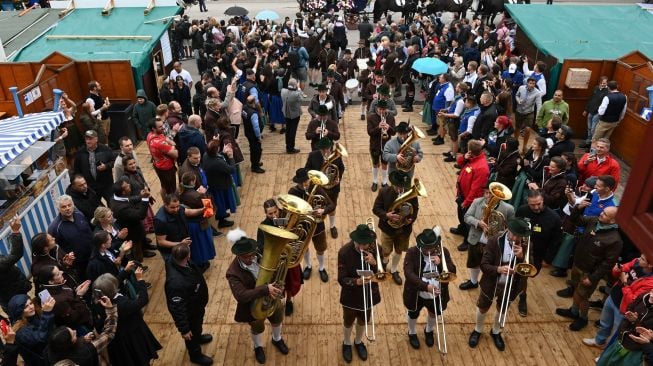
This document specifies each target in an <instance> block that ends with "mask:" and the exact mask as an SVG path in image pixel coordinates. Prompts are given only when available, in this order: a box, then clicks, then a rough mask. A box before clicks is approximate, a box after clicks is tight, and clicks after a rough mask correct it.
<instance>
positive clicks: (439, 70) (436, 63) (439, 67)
mask: <svg viewBox="0 0 653 366" xmlns="http://www.w3.org/2000/svg"><path fill="white" fill-rule="evenodd" d="M413 70H415V71H417V72H419V73H420V74H427V75H439V74H444V73H445V72H447V71H449V66H447V64H445V63H444V62H442V61H440V59H437V58H433V57H423V58H420V59H418V60H416V61H415V62H414V63H413Z"/></svg>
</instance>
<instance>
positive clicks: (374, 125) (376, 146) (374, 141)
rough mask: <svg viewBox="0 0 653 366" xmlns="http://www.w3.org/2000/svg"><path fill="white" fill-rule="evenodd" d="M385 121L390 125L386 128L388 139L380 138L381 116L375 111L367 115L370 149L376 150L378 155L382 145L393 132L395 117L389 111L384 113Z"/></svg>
mask: <svg viewBox="0 0 653 366" xmlns="http://www.w3.org/2000/svg"><path fill="white" fill-rule="evenodd" d="M385 122H386V123H387V124H389V125H390V128H388V139H387V140H382V139H381V128H380V127H379V123H381V116H379V115H378V114H376V113H371V114H368V115H367V134H368V135H369V136H370V151H374V152H377V153H378V154H379V155H380V154H381V153H383V146H385V143H386V142H388V140H390V138H391V137H392V136H394V134H395V117H394V116H393V115H391V114H390V113H386V116H385Z"/></svg>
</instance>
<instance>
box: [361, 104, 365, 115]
mask: <svg viewBox="0 0 653 366" xmlns="http://www.w3.org/2000/svg"><path fill="white" fill-rule="evenodd" d="M361 114H362V115H365V103H361Z"/></svg>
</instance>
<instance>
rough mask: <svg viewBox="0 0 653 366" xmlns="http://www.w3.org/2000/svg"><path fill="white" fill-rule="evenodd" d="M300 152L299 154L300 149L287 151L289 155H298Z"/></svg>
mask: <svg viewBox="0 0 653 366" xmlns="http://www.w3.org/2000/svg"><path fill="white" fill-rule="evenodd" d="M298 152H299V149H292V150H286V153H288V154H297V153H298Z"/></svg>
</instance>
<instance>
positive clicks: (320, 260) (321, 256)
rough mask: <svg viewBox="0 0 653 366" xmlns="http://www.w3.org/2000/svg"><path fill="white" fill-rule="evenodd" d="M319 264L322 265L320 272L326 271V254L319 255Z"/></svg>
mask: <svg viewBox="0 0 653 366" xmlns="http://www.w3.org/2000/svg"><path fill="white" fill-rule="evenodd" d="M317 263H319V264H320V271H322V270H324V254H318V255H317Z"/></svg>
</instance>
